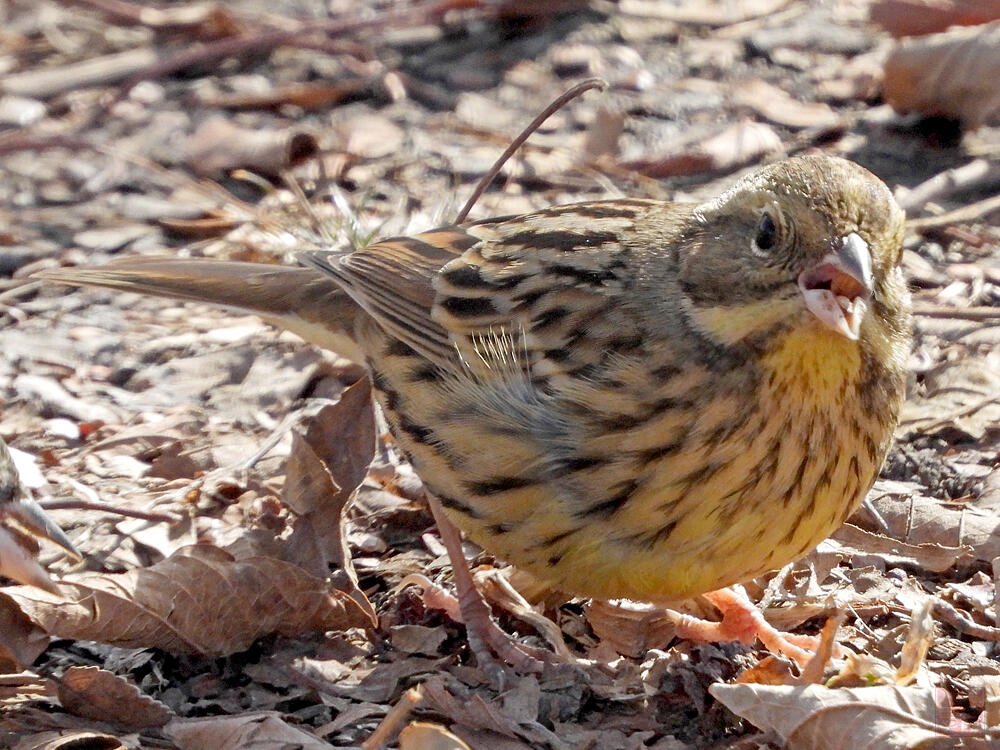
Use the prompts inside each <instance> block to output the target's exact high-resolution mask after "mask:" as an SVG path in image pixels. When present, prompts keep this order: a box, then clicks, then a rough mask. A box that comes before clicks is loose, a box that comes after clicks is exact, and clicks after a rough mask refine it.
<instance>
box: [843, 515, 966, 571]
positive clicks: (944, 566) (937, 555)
mask: <svg viewBox="0 0 1000 750" xmlns="http://www.w3.org/2000/svg"><path fill="white" fill-rule="evenodd" d="M826 548H827V549H830V550H833V551H837V552H840V553H842V554H844V556H845V557H848V558H850V557H878V558H880V559H881V560H883V561H884V562H885V565H886V567H887V568H894V567H898V566H901V565H903V566H909V567H912V568H918V569H920V570H927V571H931V572H933V573H943V572H944V571H946V570H951V569H952V568H955V567H957V566H959V565H968V564H971V563H972V562H973V561H974V560H975V555H974V554H973V550H972V548H971V547H969V546H966V545H959V546H956V547H946V546H944V545H942V544H930V543H924V544H908V543H907V542H903V541H900V540H898V539H892V538H890V537H887V536H883V535H882V534H875V533H873V532H871V531H865V530H864V529H861V528H858V527H857V526H855V525H853V524H850V523H846V524H844V525H843V526H842V527H840V528H839V529H837V531H836V532H834V534H833V536H832V537H831V538H830V539H829V540H827V542H826Z"/></svg>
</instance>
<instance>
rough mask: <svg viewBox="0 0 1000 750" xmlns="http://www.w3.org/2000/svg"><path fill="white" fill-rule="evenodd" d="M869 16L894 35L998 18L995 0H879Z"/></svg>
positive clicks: (930, 30)
mask: <svg viewBox="0 0 1000 750" xmlns="http://www.w3.org/2000/svg"><path fill="white" fill-rule="evenodd" d="M869 17H870V18H871V20H872V22H873V23H876V24H878V25H879V26H881V27H882V28H883V29H885V30H886V31H888V32H889V33H890V34H892V35H893V36H911V35H919V34H933V33H934V32H937V31H944V30H945V29H947V28H949V27H950V26H976V25H978V24H981V23H988V22H989V21H994V20H996V19H997V18H1000V2H997V0H878V1H877V2H875V3H873V4H872V6H871V9H870V10H869Z"/></svg>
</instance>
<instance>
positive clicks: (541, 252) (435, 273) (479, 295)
mask: <svg viewBox="0 0 1000 750" xmlns="http://www.w3.org/2000/svg"><path fill="white" fill-rule="evenodd" d="M652 205H656V204H655V203H654V202H650V201H613V202H602V201H598V202H591V203H579V204H572V205H568V206H560V207H556V208H552V209H547V210H544V211H539V212H537V213H534V214H528V215H524V216H518V217H514V218H501V219H492V220H489V221H485V222H479V223H475V224H470V225H467V226H464V227H446V228H442V229H437V230H434V231H431V232H426V233H424V234H419V235H416V236H413V237H402V238H393V239H388V240H383V241H381V242H377V243H375V244H373V245H371V246H369V247H367V248H365V249H363V250H358V251H355V252H353V253H349V254H338V253H328V252H310V253H305V254H303V255H302V260H303V261H304V262H305V263H307V264H309V265H311V266H313V267H315V268H318V269H320V270H323V271H325V272H326V273H329V274H331V275H332V276H333V277H334V278H336V279H337V281H338V282H339V283H340V284H341V285H342V286H343V287H344V289H345V290H346V291H347V293H348V294H349V295H350V296H351V297H352V298H353V299H354V301H355V302H357V303H358V304H359V305H360V306H361V307H362V308H363V309H365V310H366V311H367V312H368V313H369V314H370V315H371V316H372V317H373V318H375V320H376V321H378V323H379V324H380V325H381V326H382V327H383V328H384V329H385V330H386V332H388V333H389V334H390V335H392V336H395V337H396V338H398V339H399V340H400V341H402V342H404V343H405V344H407V345H408V346H410V347H411V348H413V349H415V350H417V351H418V352H420V353H421V354H423V355H424V356H425V357H427V358H428V359H429V360H431V361H432V362H433V363H435V364H436V365H437V366H439V367H441V368H442V369H443V370H445V371H447V372H455V371H456V370H458V369H462V368H465V367H466V366H467V365H468V364H469V363H470V362H474V361H481V360H484V359H485V360H487V362H486V364H487V369H489V367H488V366H489V364H490V363H492V364H498V363H499V362H501V361H507V362H514V363H523V362H530V361H532V360H533V359H536V358H537V357H534V356H532V353H540V352H544V351H550V350H554V349H556V348H559V347H561V346H564V345H566V344H569V343H572V342H571V339H572V338H573V337H574V336H579V335H580V334H581V331H583V330H585V329H586V328H587V326H588V325H589V324H590V323H592V322H593V320H594V319H595V318H597V317H599V316H600V315H601V314H602V313H603V312H605V311H606V310H607V308H608V306H609V305H613V304H614V299H615V298H616V297H618V296H619V295H620V294H621V293H622V291H623V290H624V288H625V286H626V285H627V283H628V275H627V263H626V262H625V256H626V255H627V253H628V252H629V250H628V248H626V247H624V246H623V245H622V243H621V239H620V238H621V236H622V234H623V232H627V230H628V229H629V228H630V227H631V226H632V225H633V224H634V222H635V221H636V218H637V217H638V216H639V215H641V214H643V213H644V212H645V211H647V210H648V208H649V207H650V206H652ZM526 354H527V355H528V356H527V358H526V357H525V355H526Z"/></svg>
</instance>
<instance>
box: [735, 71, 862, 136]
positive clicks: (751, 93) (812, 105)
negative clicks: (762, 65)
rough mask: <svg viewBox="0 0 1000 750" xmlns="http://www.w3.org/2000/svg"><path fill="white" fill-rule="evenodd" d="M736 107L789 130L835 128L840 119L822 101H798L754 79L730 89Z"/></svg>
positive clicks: (840, 121)
mask: <svg viewBox="0 0 1000 750" xmlns="http://www.w3.org/2000/svg"><path fill="white" fill-rule="evenodd" d="M733 99H734V100H735V102H736V103H737V104H740V105H742V106H744V107H749V108H750V109H752V110H753V111H754V112H756V113H757V114H759V115H760V116H761V117H763V118H765V119H767V120H770V121H771V122H775V123H778V124H779V125H787V126H788V127H790V128H836V127H838V126H843V125H844V120H843V118H842V117H841V116H840V115H838V114H837V113H836V112H834V110H833V109H832V108H831V107H830V106H829V105H826V104H823V103H822V102H800V101H799V100H798V99H795V98H794V97H793V96H792V95H791V94H789V93H788V92H786V91H784V90H782V89H780V88H778V87H777V86H772V85H771V84H769V83H766V82H765V81H762V80H760V79H759V78H755V79H753V80H750V81H741V82H739V83H737V84H736V85H735V86H734V88H733Z"/></svg>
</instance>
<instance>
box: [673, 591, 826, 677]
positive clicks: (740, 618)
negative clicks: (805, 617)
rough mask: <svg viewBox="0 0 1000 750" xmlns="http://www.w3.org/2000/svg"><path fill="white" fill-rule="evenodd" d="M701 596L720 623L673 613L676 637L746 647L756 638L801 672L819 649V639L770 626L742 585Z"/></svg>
mask: <svg viewBox="0 0 1000 750" xmlns="http://www.w3.org/2000/svg"><path fill="white" fill-rule="evenodd" d="M704 596H705V598H706V599H708V600H709V601H710V602H711V603H712V604H714V605H715V606H716V607H717V608H718V609H719V611H720V612H721V613H722V621H721V622H711V621H708V620H702V619H699V618H697V617H692V616H691V615H685V614H680V613H675V614H676V620H675V627H676V632H675V634H676V636H677V637H678V638H687V639H689V640H695V641H717V642H732V641H736V642H739V643H744V644H747V645H750V644H752V643H753V642H754V641H755V640H758V639H759V640H760V642H761V643H763V644H764V647H765V648H766V649H767V650H768V651H771V652H775V653H780V654H783V655H784V656H786V657H788V658H789V659H791V660H792V661H794V662H795V663H796V664H798V666H799V668H801V669H804V668H805V667H806V665H807V664H809V663H810V661H812V660H813V658H814V657H815V655H816V654H817V653H818V652H819V650H820V646H821V639H820V638H819V637H817V636H810V635H799V634H797V633H786V632H783V631H780V630H777V629H776V628H775V627H774V626H772V625H771V624H770V623H769V622H768V621H767V620H765V619H764V615H763V614H761V611H760V610H759V609H758V608H757V607H756V606H755V605H754V603H753V602H751V601H750V597H748V596H747V594H746V591H744V590H743V587H742V586H732V587H730V588H725V589H719V590H718V591H712V592H709V593H707V594H705V595H704ZM833 651H834V653H833V655H834V656H840V655H842V653H841V652H842V649H840V647H835V648H834V650H833Z"/></svg>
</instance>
